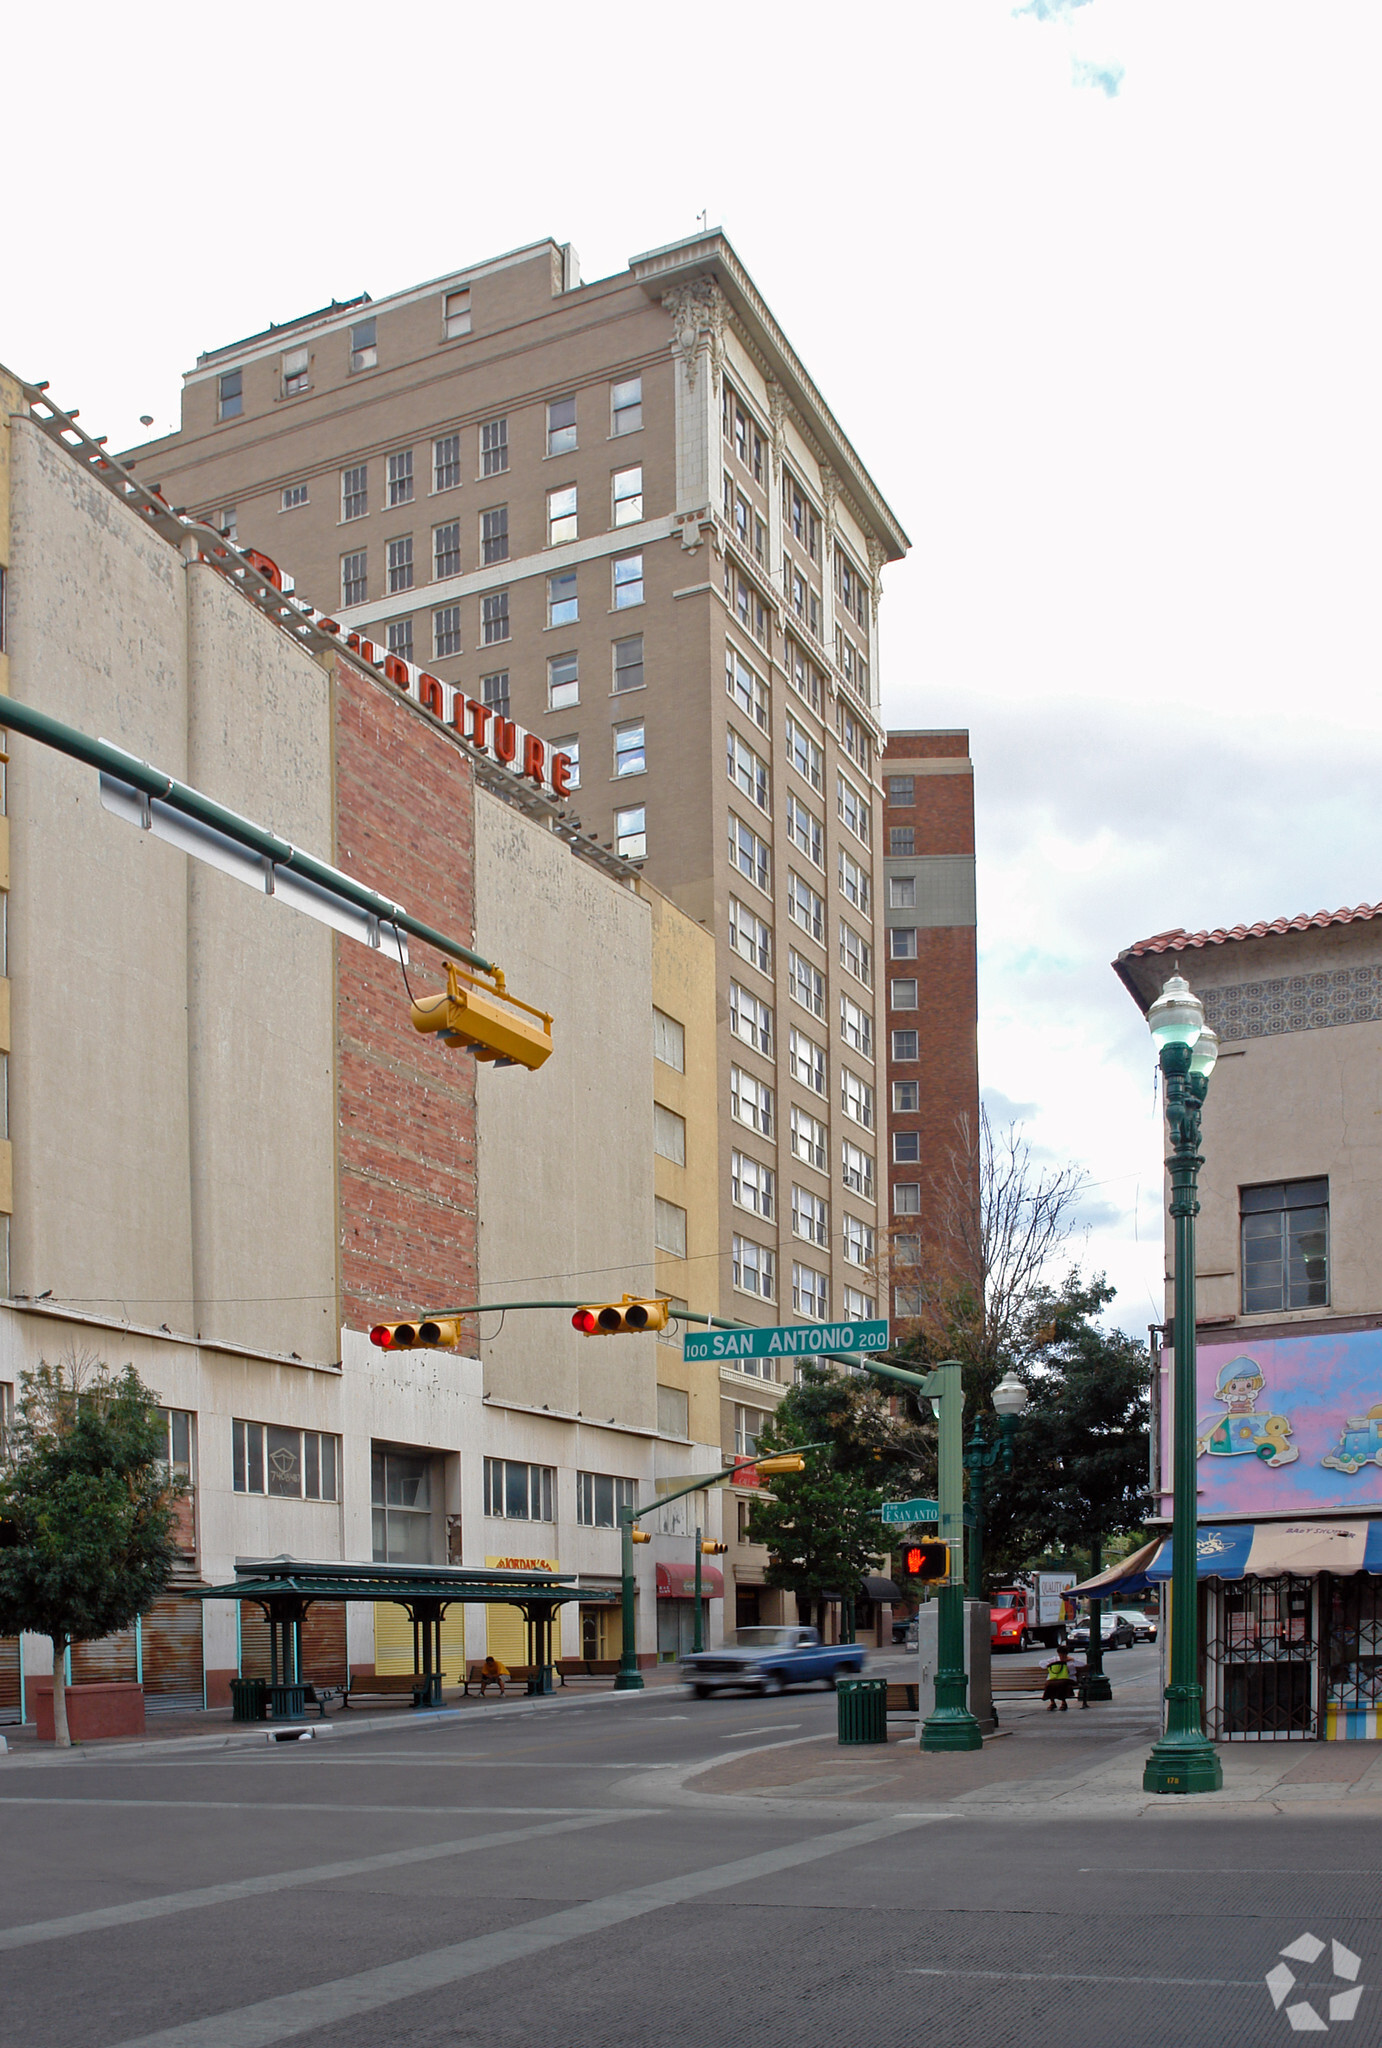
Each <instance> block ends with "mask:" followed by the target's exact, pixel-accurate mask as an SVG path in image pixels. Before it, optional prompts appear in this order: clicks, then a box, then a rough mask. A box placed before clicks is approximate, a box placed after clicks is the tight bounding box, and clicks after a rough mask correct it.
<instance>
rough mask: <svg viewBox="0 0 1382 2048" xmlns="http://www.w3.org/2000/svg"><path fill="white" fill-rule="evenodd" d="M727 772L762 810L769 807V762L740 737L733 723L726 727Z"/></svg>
mask: <svg viewBox="0 0 1382 2048" xmlns="http://www.w3.org/2000/svg"><path fill="white" fill-rule="evenodd" d="M725 772H726V774H727V775H728V776H729V779H730V781H731V782H732V783H733V784H734V786H735V788H736V789H738V790H742V792H743V794H744V795H745V796H746V797H748V799H749V801H750V802H751V803H755V804H757V806H758V808H759V810H760V811H766V810H767V809H768V798H769V788H768V764H767V762H766V761H765V760H764V759H763V757H762V755H761V754H755V752H754V750H753V748H752V747H751V746H750V745H749V743H748V741H747V740H742V739H740V737H739V735H738V733H737V732H736V731H735V730H734V727H733V726H732V725H731V726H727V727H726V729H725Z"/></svg>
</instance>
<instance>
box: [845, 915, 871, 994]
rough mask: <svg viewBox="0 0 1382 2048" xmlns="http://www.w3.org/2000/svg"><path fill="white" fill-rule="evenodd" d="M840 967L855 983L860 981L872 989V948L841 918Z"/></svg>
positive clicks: (846, 920)
mask: <svg viewBox="0 0 1382 2048" xmlns="http://www.w3.org/2000/svg"><path fill="white" fill-rule="evenodd" d="M840 965H841V967H843V968H844V969H845V970H846V971H847V972H848V973H850V974H852V975H853V976H854V978H855V980H856V981H862V982H863V984H864V987H865V988H872V987H873V948H872V946H871V945H870V944H869V943H868V941H867V939H865V938H864V937H863V936H862V935H861V934H860V933H859V932H856V931H855V929H854V926H853V925H852V924H850V923H849V921H848V919H846V918H843V917H842V918H841V919H840Z"/></svg>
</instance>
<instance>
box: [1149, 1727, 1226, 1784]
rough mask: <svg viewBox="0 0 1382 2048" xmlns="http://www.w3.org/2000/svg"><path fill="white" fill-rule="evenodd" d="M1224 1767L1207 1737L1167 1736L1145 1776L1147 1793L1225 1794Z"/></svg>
mask: <svg viewBox="0 0 1382 2048" xmlns="http://www.w3.org/2000/svg"><path fill="white" fill-rule="evenodd" d="M1223 1784H1224V1767H1223V1765H1222V1764H1221V1763H1220V1761H1219V1754H1218V1751H1217V1750H1216V1749H1215V1747H1214V1745H1213V1743H1212V1742H1211V1741H1210V1740H1209V1738H1208V1736H1205V1735H1163V1736H1162V1738H1161V1740H1160V1741H1159V1742H1157V1743H1154V1744H1153V1746H1152V1752H1151V1755H1150V1756H1149V1757H1148V1758H1147V1764H1146V1768H1145V1770H1144V1771H1143V1773H1142V1790H1143V1791H1144V1792H1221V1791H1222V1790H1223Z"/></svg>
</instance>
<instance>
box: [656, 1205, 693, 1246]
mask: <svg viewBox="0 0 1382 2048" xmlns="http://www.w3.org/2000/svg"><path fill="white" fill-rule="evenodd" d="M653 1242H654V1244H655V1245H656V1246H657V1249H658V1250H659V1251H660V1252H670V1254H671V1256H672V1257H673V1258H674V1259H684V1258H685V1257H686V1211H685V1209H680V1208H678V1206H677V1204H676V1203H675V1202H664V1201H663V1199H662V1197H661V1195H655V1196H654V1197H653Z"/></svg>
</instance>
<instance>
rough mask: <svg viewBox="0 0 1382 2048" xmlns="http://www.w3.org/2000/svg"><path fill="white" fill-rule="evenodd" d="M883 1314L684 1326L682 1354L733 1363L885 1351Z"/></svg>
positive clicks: (691, 1357) (885, 1333) (687, 1357)
mask: <svg viewBox="0 0 1382 2048" xmlns="http://www.w3.org/2000/svg"><path fill="white" fill-rule="evenodd" d="M887 1348H888V1324H887V1319H886V1317H884V1318H881V1319H880V1320H879V1321H877V1322H867V1323H780V1324H777V1325H776V1326H771V1327H768V1328H765V1329H750V1330H688V1331H686V1333H685V1335H684V1336H683V1338H682V1354H681V1355H682V1357H683V1359H685V1360H687V1361H690V1360H691V1359H697V1358H715V1359H719V1360H721V1361H722V1362H723V1363H724V1364H726V1365H733V1364H734V1361H735V1360H736V1359H738V1358H812V1357H821V1356H829V1355H830V1354H831V1353H832V1352H837V1351H886V1350H887Z"/></svg>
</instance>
